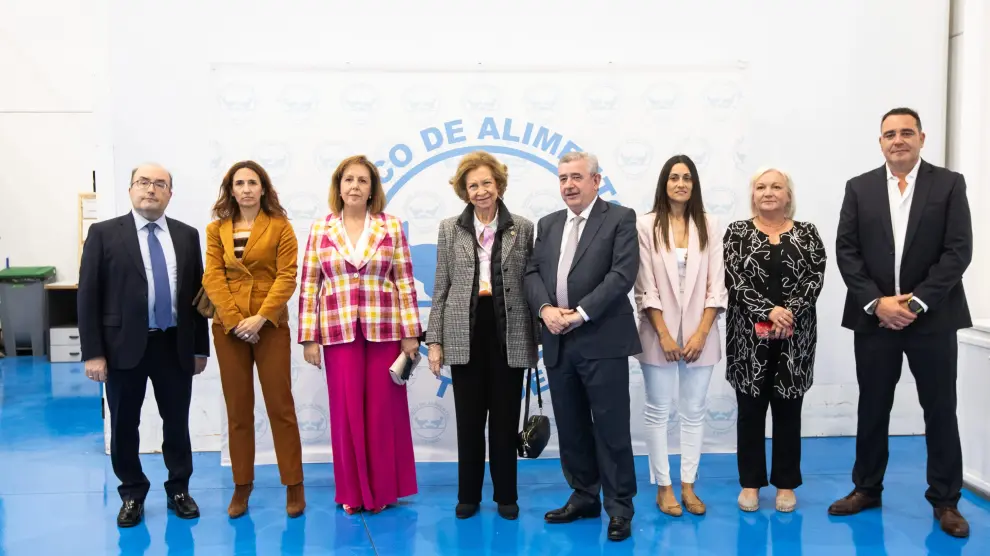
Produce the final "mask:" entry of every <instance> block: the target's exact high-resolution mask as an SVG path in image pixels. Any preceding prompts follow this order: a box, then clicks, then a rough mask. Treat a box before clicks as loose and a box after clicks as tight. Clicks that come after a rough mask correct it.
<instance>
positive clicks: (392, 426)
mask: <svg viewBox="0 0 990 556" xmlns="http://www.w3.org/2000/svg"><path fill="white" fill-rule="evenodd" d="M399 351H400V347H399V342H369V341H367V340H366V339H365V338H364V335H363V334H362V333H361V329H360V327H358V329H357V333H356V336H355V338H354V341H353V342H349V343H346V344H338V345H332V346H325V347H324V348H323V356H324V362H325V365H324V366H325V367H326V370H327V386H328V389H329V392H330V442H331V446H332V447H333V474H334V482H335V483H336V487H337V488H336V495H335V497H334V499H335V501H336V502H337V503H338V504H346V505H348V506H351V507H363V508H365V509H368V510H371V509H376V508H380V507H382V506H385V505H388V504H394V503H396V502H397V501H398V499H399V498H402V497H404V496H411V495H413V494H416V492H417V487H416V462H415V458H414V456H413V444H412V430H411V429H410V425H409V401H408V400H407V399H406V387H405V386H398V385H396V384H395V383H394V382H392V379H391V377H390V376H389V371H388V369H389V367H390V366H391V365H392V363H393V362H394V361H395V358H396V357H398V356H399Z"/></svg>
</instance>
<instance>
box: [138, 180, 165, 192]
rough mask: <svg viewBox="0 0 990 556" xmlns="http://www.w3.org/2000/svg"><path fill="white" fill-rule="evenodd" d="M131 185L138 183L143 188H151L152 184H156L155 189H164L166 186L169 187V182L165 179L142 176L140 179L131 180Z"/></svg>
mask: <svg viewBox="0 0 990 556" xmlns="http://www.w3.org/2000/svg"><path fill="white" fill-rule="evenodd" d="M131 185H136V186H138V187H140V188H141V189H150V188H151V186H152V185H154V186H155V189H158V190H159V191H164V190H165V188H167V187H168V182H167V181H165V180H155V181H151V180H149V179H148V178H141V179H139V180H136V181H133V182H131Z"/></svg>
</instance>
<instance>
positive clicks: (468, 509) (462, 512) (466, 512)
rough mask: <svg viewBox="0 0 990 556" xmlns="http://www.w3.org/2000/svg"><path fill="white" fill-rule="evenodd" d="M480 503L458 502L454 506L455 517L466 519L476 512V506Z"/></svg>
mask: <svg viewBox="0 0 990 556" xmlns="http://www.w3.org/2000/svg"><path fill="white" fill-rule="evenodd" d="M480 506H481V505H480V504H458V505H457V507H456V508H454V513H455V514H456V515H457V519H467V518H469V517H471V516H473V515H474V514H476V513H478V508H479V507H480Z"/></svg>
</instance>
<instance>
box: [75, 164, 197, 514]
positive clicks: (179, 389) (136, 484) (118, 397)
mask: <svg viewBox="0 0 990 556" xmlns="http://www.w3.org/2000/svg"><path fill="white" fill-rule="evenodd" d="M129 193H130V197H131V204H132V205H133V207H134V208H133V210H132V211H131V212H129V213H128V214H125V215H124V216H121V217H118V218H114V219H112V220H107V221H105V222H100V223H97V224H94V225H93V226H92V227H91V228H90V229H89V234H88V235H87V237H86V243H85V245H84V247H83V255H82V263H81V267H80V269H79V302H78V303H79V334H80V338H81V343H82V355H83V360H84V361H85V362H86V376H88V377H89V378H90V379H92V380H95V381H98V382H106V394H107V402H108V403H109V406H110V460H111V462H112V463H113V471H114V474H116V475H117V478H118V479H120V482H121V484H120V486H119V487H118V488H117V490H118V492H119V494H120V497H121V499H122V500H123V505H122V506H121V508H120V513H119V514H118V515H117V525H118V526H120V527H132V526H134V525H137V524H138V523H140V522H141V518H142V515H143V514H144V499H145V496H147V494H148V489H149V487H150V483H149V482H148V478H147V477H146V476H145V475H144V472H143V471H142V470H141V460H140V458H139V457H138V446H139V438H138V424H139V422H140V417H141V406H142V404H143V403H144V396H145V390H146V386H147V383H148V379H149V378H150V379H151V383H152V385H153V386H154V389H155V400H156V401H157V402H158V412H159V414H160V415H161V417H162V423H163V425H162V432H163V442H162V455H163V456H164V459H165V465H166V466H167V467H168V481H166V482H165V494H166V503H167V507H168V508H169V509H171V510H172V511H174V512H175V514H176V515H177V516H179V517H181V518H186V519H190V518H194V517H198V516H199V508H198V507H197V506H196V502H195V501H193V499H192V497H190V496H189V477H190V475H192V447H191V443H190V440H189V401H190V398H191V395H192V378H193V375H196V374H199V373H201V372H202V371H203V369H205V368H206V358H207V357H208V356H209V353H210V346H209V336H208V332H207V323H206V319H204V318H203V317H202V316H201V315H200V314H199V313H198V312H197V311H196V310H195V309H194V307H193V298H194V297H195V296H196V293H197V292H198V291H199V288H200V283H201V282H202V279H203V257H202V252H201V250H200V243H199V232H197V231H196V229H195V228H192V227H190V226H187V225H186V224H183V223H182V222H179V221H177V220H172V219H171V218H166V217H165V216H164V214H165V208H166V207H167V206H168V202H169V200H170V199H171V198H172V176H171V174H169V173H168V172H167V171H166V170H165V169H164V168H162V167H160V166H156V165H144V166H140V167H138V168H136V169H135V170H134V171H133V172H132V173H131V184H130V188H129Z"/></svg>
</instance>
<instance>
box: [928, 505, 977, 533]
mask: <svg viewBox="0 0 990 556" xmlns="http://www.w3.org/2000/svg"><path fill="white" fill-rule="evenodd" d="M935 519H937V520H938V523H939V525H941V526H942V530H943V531H945V532H946V533H948V534H950V535H952V536H953V537H959V538H965V537H968V536H969V522H968V521H966V518H965V517H963V516H962V514H961V513H959V510H958V509H957V508H935Z"/></svg>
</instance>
